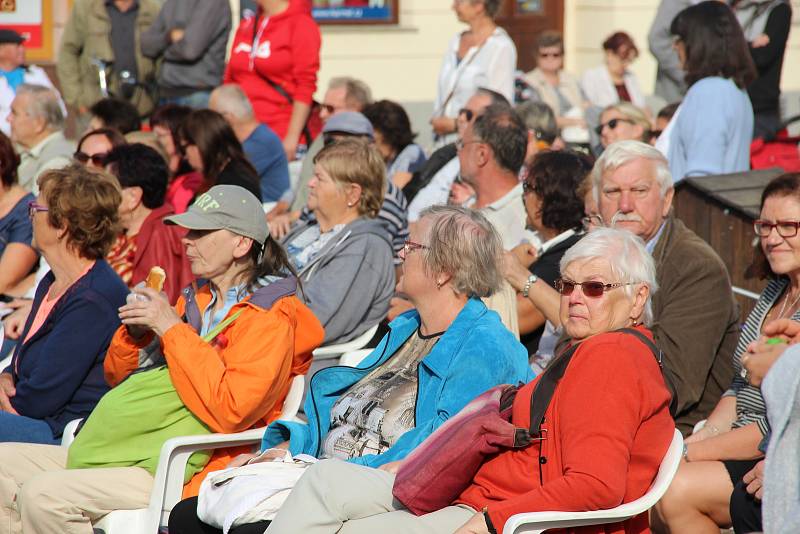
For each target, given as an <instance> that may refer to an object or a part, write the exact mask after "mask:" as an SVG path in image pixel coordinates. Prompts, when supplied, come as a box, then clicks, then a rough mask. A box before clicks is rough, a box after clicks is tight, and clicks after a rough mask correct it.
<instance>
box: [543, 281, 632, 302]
mask: <svg viewBox="0 0 800 534" xmlns="http://www.w3.org/2000/svg"><path fill="white" fill-rule="evenodd" d="M632 285H636V282H628V283H622V282H617V283H615V284H604V283H603V282H596V281H594V280H589V281H587V282H580V283H578V282H575V281H573V280H570V279H568V278H559V279H558V280H556V291H558V292H559V293H561V294H562V295H564V296H565V297H568V296H570V295H572V292H573V291H575V287H576V286H581V291H582V292H583V294H584V295H585V296H587V297H592V298H598V297H602V296H603V293H605V292H606V291H610V290H612V289H616V288H618V287H622V286H632Z"/></svg>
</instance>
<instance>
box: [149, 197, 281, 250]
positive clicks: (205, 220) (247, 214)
mask: <svg viewBox="0 0 800 534" xmlns="http://www.w3.org/2000/svg"><path fill="white" fill-rule="evenodd" d="M164 222H165V223H167V224H176V225H178V226H182V227H183V228H188V229H189V230H222V229H225V230H228V231H230V232H233V233H234V234H237V235H241V236H244V237H249V238H251V239H253V240H255V241H256V242H258V243H262V244H263V243H264V242H265V241H266V240H267V237H269V226H267V218H266V216H265V215H264V207H263V206H262V204H261V201H260V200H258V198H256V196H255V195H254V194H253V193H251V192H250V191H248V190H247V189H245V188H243V187H239V186H238V185H215V186H214V187H212V188H211V189H209V190H208V191H206V192H205V193H203V194H202V195H200V196H198V197H197V199H196V200H195V201H194V204H192V205H191V206H189V209H188V210H186V212H185V213H181V214H179V215H170V216H169V217H165V218H164Z"/></svg>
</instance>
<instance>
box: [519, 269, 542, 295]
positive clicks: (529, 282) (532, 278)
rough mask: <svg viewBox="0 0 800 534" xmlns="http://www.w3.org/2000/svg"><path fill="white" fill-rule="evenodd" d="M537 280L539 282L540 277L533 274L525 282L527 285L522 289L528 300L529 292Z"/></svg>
mask: <svg viewBox="0 0 800 534" xmlns="http://www.w3.org/2000/svg"><path fill="white" fill-rule="evenodd" d="M537 280H539V277H538V276H536V275H535V274H532V275H530V276H529V277H528V279H527V280H526V281H525V285H524V286H523V288H522V296H523V297H525V298H528V292H529V291H530V290H531V286H532V285H533V284H535V283H536V281H537Z"/></svg>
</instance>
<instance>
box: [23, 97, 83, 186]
mask: <svg viewBox="0 0 800 534" xmlns="http://www.w3.org/2000/svg"><path fill="white" fill-rule="evenodd" d="M8 123H9V124H10V125H11V140H12V141H14V143H16V145H17V148H18V151H19V153H20V160H21V162H20V165H19V168H18V172H17V174H18V175H19V185H21V186H22V187H24V188H25V189H27V190H28V191H31V192H32V193H34V194H36V193H38V186H37V185H36V181H37V179H38V178H39V175H40V174H41V173H42V172H43V171H45V170H48V169H55V168H59V167H63V166H64V165H68V164H69V163H70V161H71V160H72V154H73V153H74V151H75V144H74V143H72V142H70V141H67V139H66V138H65V137H64V131H63V130H64V113H63V112H62V110H61V102H60V99H59V97H58V93H56V91H55V90H54V89H51V88H49V87H45V86H42V85H29V84H22V85H20V86H19V87H18V88H17V95H16V97H14V101H13V102H12V104H11V113H10V114H9V115H8Z"/></svg>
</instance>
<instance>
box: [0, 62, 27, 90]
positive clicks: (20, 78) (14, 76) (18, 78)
mask: <svg viewBox="0 0 800 534" xmlns="http://www.w3.org/2000/svg"><path fill="white" fill-rule="evenodd" d="M0 76H2V77H3V78H5V79H6V81H7V82H8V86H9V87H11V90H12V91H14V92H15V93H16V92H17V87H19V86H20V85H22V83H23V82H24V81H25V68H24V67H17V68H16V69H11V70H3V69H0Z"/></svg>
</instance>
